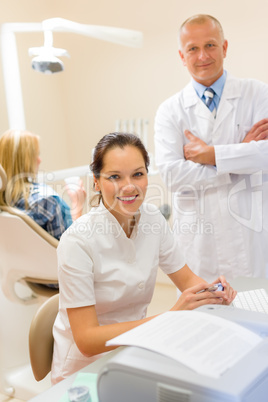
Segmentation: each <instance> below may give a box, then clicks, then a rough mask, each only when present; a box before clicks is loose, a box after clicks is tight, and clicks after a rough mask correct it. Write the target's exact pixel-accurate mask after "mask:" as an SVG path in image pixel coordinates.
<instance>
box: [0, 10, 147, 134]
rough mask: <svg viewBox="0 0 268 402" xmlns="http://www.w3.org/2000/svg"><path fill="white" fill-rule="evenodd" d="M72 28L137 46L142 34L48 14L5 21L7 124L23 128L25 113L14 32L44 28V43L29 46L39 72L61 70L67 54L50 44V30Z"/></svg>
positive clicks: (90, 35)
mask: <svg viewBox="0 0 268 402" xmlns="http://www.w3.org/2000/svg"><path fill="white" fill-rule="evenodd" d="M55 31H57V32H73V33H77V34H80V35H84V36H89V37H92V38H95V39H100V40H104V41H108V42H112V43H116V44H119V45H125V46H131V47H141V46H142V39H143V35H142V33H141V32H139V31H133V30H129V29H123V28H115V27H107V26H101V25H86V24H80V23H77V22H73V21H70V20H66V19H63V18H50V19H47V20H44V21H43V22H42V23H5V24H3V25H2V28H1V53H2V65H3V76H4V86H5V93H6V102H7V112H8V120H9V127H10V128H20V129H25V126H26V125H25V115H24V107H23V97H22V89H21V81H20V70H19V61H18V54H17V46H16V39H15V33H19V32H44V46H41V47H34V48H30V49H29V54H30V55H31V56H35V57H34V58H33V59H32V68H33V69H34V70H36V71H39V72H42V73H56V72H60V71H63V69H64V67H63V62H62V61H61V60H60V59H59V57H62V56H68V53H67V51H66V50H64V49H59V48H54V47H53V32H55Z"/></svg>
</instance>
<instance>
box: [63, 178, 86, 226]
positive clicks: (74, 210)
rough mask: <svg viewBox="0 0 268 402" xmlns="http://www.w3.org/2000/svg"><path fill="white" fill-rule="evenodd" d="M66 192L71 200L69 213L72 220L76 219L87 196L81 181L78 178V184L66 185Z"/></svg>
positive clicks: (80, 213)
mask: <svg viewBox="0 0 268 402" xmlns="http://www.w3.org/2000/svg"><path fill="white" fill-rule="evenodd" d="M67 192H68V196H69V197H70V200H71V215H72V218H73V220H76V219H77V218H79V217H80V216H81V215H82V212H83V207H84V204H85V200H86V197H87V194H86V190H85V188H84V185H83V181H82V180H81V179H80V181H79V184H71V185H67Z"/></svg>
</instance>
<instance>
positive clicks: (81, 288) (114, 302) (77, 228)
mask: <svg viewBox="0 0 268 402" xmlns="http://www.w3.org/2000/svg"><path fill="white" fill-rule="evenodd" d="M148 166H149V157H148V153H147V151H146V150H145V148H144V146H143V144H142V142H141V141H140V139H139V138H138V137H137V136H135V135H132V134H125V133H112V134H108V135H106V136H104V137H103V138H102V139H101V140H100V141H99V143H98V144H97V146H96V148H95V151H94V156H93V162H92V164H91V170H92V173H93V179H94V188H95V190H96V191H97V192H98V194H97V196H96V199H95V200H93V202H95V203H94V205H95V206H94V207H92V209H91V210H90V212H89V213H87V214H85V215H83V216H82V217H81V218H79V219H77V220H76V221H75V222H74V223H73V224H72V226H71V227H70V228H69V229H68V230H67V231H66V232H65V233H64V234H63V236H62V237H61V240H60V243H59V247H58V267H59V284H60V305H59V312H58V315H57V318H56V321H55V324H54V329H53V334H54V355H53V364H52V382H53V383H56V382H59V381H60V380H62V379H63V378H65V377H67V376H69V375H70V374H72V373H74V372H75V371H77V370H79V369H81V368H82V367H84V366H86V365H88V364H89V363H91V362H92V361H94V360H96V359H98V358H99V357H100V356H101V355H102V354H103V353H105V352H108V351H110V350H111V349H113V347H107V346H106V341H108V340H109V339H111V338H113V337H115V336H117V335H119V334H122V333H124V332H125V331H128V330H130V329H132V328H134V327H137V326H138V325H140V324H142V323H144V322H146V321H148V320H151V319H152V318H153V317H146V312H147V307H148V305H149V303H150V301H151V299H152V295H153V291H154V287H155V281H156V274H157V270H158V267H160V268H161V269H162V270H163V271H164V273H166V274H167V275H168V276H169V278H170V279H171V280H172V281H173V282H174V284H175V285H176V286H177V287H178V288H179V289H180V290H181V292H182V294H181V296H180V298H179V299H178V300H177V302H176V303H175V305H174V306H170V310H172V311H177V310H185V309H187V310H188V309H190V310H191V309H195V308H197V307H200V306H203V305H205V304H229V303H231V302H232V300H233V299H234V297H235V295H236V292H235V291H234V290H233V289H232V288H231V287H230V285H229V284H228V282H227V281H226V279H225V278H224V277H223V276H220V277H219V278H215V281H214V282H213V283H217V282H221V284H222V285H223V287H224V290H223V291H215V292H209V291H206V289H207V288H208V287H209V286H210V285H211V284H208V283H207V282H206V281H204V280H203V279H202V278H200V277H198V276H197V275H195V274H194V273H193V272H192V271H191V269H190V268H189V267H188V266H187V265H186V263H185V261H184V257H183V253H182V252H181V250H180V248H179V246H178V244H177V242H176V240H175V239H174V237H173V234H172V232H171V231H170V229H169V226H168V224H167V222H166V220H165V218H164V217H163V216H162V214H161V213H160V211H159V210H158V208H156V207H155V206H153V205H150V204H147V203H145V202H144V199H145V196H146V191H147V186H148V176H147V173H148ZM193 252H194V250H193ZM201 291H203V292H201ZM200 292H201V293H200Z"/></svg>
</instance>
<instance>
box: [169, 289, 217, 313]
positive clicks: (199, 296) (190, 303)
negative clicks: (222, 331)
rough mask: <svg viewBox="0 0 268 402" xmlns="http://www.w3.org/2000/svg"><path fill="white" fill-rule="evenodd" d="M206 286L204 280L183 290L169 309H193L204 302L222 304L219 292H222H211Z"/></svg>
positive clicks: (204, 303)
mask: <svg viewBox="0 0 268 402" xmlns="http://www.w3.org/2000/svg"><path fill="white" fill-rule="evenodd" d="M208 287H209V285H208V284H207V283H205V282H204V283H199V284H198V285H195V286H192V287H190V288H188V289H186V290H184V291H183V292H182V294H181V296H180V298H179V299H178V301H177V302H176V303H175V305H174V306H173V307H172V308H171V309H170V311H177V310H193V309H195V308H197V307H201V306H204V305H206V304H223V302H224V299H223V297H222V295H221V294H223V293H224V292H211V291H208V290H207V289H208Z"/></svg>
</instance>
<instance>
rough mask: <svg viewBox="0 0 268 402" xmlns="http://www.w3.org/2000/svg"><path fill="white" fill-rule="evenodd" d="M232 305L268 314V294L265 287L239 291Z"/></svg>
mask: <svg viewBox="0 0 268 402" xmlns="http://www.w3.org/2000/svg"><path fill="white" fill-rule="evenodd" d="M232 305H233V306H234V307H237V308H241V309H244V310H250V311H258V312H260V313H266V314H268V294H267V293H266V291H265V290H264V289H255V290H247V291H245V292H238V293H237V295H236V297H235V299H234V301H233V303H232Z"/></svg>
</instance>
